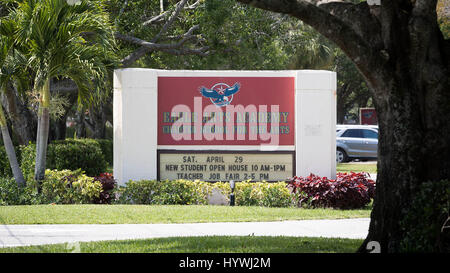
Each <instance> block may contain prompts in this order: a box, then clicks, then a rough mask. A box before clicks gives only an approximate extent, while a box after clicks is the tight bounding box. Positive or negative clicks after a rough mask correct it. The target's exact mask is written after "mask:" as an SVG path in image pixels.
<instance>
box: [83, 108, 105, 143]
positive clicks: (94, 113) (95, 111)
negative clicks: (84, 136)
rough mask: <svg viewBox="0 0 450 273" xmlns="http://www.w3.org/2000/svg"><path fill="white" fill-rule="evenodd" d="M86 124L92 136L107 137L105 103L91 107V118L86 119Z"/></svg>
mask: <svg viewBox="0 0 450 273" xmlns="http://www.w3.org/2000/svg"><path fill="white" fill-rule="evenodd" d="M84 122H85V125H86V127H87V128H89V130H91V132H92V138H95V139H104V138H105V137H106V126H105V123H106V114H105V106H104V103H99V105H98V106H91V107H90V108H89V120H86V119H85V120H84Z"/></svg>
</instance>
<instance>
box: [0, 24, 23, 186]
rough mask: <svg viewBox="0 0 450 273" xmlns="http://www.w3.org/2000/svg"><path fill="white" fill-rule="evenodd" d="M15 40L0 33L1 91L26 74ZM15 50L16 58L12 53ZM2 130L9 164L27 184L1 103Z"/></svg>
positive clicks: (19, 180)
mask: <svg viewBox="0 0 450 273" xmlns="http://www.w3.org/2000/svg"><path fill="white" fill-rule="evenodd" d="M0 28H1V29H2V31H1V32H4V31H3V30H4V29H5V24H2V22H1V21H0ZM12 44H13V41H12V39H11V38H10V37H6V36H3V35H1V34H0V92H3V91H4V90H6V88H7V85H8V84H9V83H10V81H12V80H16V82H17V83H19V85H20V83H23V79H24V77H23V76H24V75H23V70H20V68H21V67H20V66H18V65H17V62H18V61H20V60H22V61H23V58H21V57H22V56H21V55H20V54H19V53H18V52H14V49H13V47H12ZM12 52H14V53H15V54H14V59H13V57H12V56H11V53H12ZM14 62H16V63H14ZM0 130H1V132H2V137H3V143H4V145H5V150H6V155H7V156H8V160H9V165H10V166H11V170H12V173H13V176H14V179H15V180H16V182H17V184H18V185H19V186H25V184H26V182H25V179H24V177H23V173H22V170H21V169H20V167H19V163H18V161H17V156H16V151H15V150H14V145H13V143H12V141H11V136H10V135H9V131H8V125H7V123H6V117H5V113H4V111H3V107H2V105H1V104H0Z"/></svg>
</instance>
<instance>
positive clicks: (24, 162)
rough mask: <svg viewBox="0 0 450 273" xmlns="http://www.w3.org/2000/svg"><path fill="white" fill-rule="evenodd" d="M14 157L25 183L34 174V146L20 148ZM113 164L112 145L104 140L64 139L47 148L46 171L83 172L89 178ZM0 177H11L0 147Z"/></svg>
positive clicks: (6, 159)
mask: <svg viewBox="0 0 450 273" xmlns="http://www.w3.org/2000/svg"><path fill="white" fill-rule="evenodd" d="M16 155H17V159H18V161H19V164H20V166H21V168H22V171H23V173H24V176H25V178H26V180H30V179H31V178H32V177H33V174H34V166H35V156H36V145H35V144H30V145H28V146H19V147H17V148H16ZM112 161H113V143H112V141H111V140H106V139H66V140H57V141H54V142H52V143H50V144H49V145H48V149H47V165H46V168H47V169H56V170H64V169H67V170H77V169H82V170H83V171H85V173H86V174H87V175H89V176H96V175H98V174H100V173H102V172H105V171H106V170H107V167H108V165H112ZM0 177H12V172H11V168H10V166H9V161H8V158H7V156H6V152H5V148H4V147H3V146H0Z"/></svg>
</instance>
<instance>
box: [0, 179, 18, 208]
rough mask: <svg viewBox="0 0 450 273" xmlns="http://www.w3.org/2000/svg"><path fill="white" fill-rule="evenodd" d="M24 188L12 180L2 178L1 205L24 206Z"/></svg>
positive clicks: (0, 188)
mask: <svg viewBox="0 0 450 273" xmlns="http://www.w3.org/2000/svg"><path fill="white" fill-rule="evenodd" d="M22 195H23V188H21V187H19V186H18V185H17V183H16V181H15V180H14V179H12V178H4V177H2V178H0V205H2V206H6V205H22V204H23V199H22Z"/></svg>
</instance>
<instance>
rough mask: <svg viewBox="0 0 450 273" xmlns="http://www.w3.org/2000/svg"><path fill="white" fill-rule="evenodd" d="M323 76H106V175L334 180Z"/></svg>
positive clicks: (147, 72)
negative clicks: (109, 109) (109, 135)
mask: <svg viewBox="0 0 450 273" xmlns="http://www.w3.org/2000/svg"><path fill="white" fill-rule="evenodd" d="M335 121H336V74H335V73H334V72H330V71H305V70H303V71H302V70H300V71H166V70H153V69H121V70H116V71H115V72H114V176H115V177H116V179H117V180H118V182H119V184H122V185H123V184H125V183H126V182H127V181H129V180H130V179H133V180H137V179H159V180H164V179H190V180H195V179H199V180H203V181H229V180H235V181H241V180H249V179H250V180H253V181H262V180H265V181H283V180H286V179H287V178H289V177H292V176H294V175H302V176H304V175H309V174H310V173H314V174H317V175H321V176H327V177H334V176H335V174H336V161H335V155H336V153H335V149H336V144H335V141H336V140H335V132H336V130H335V124H336V122H335Z"/></svg>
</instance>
